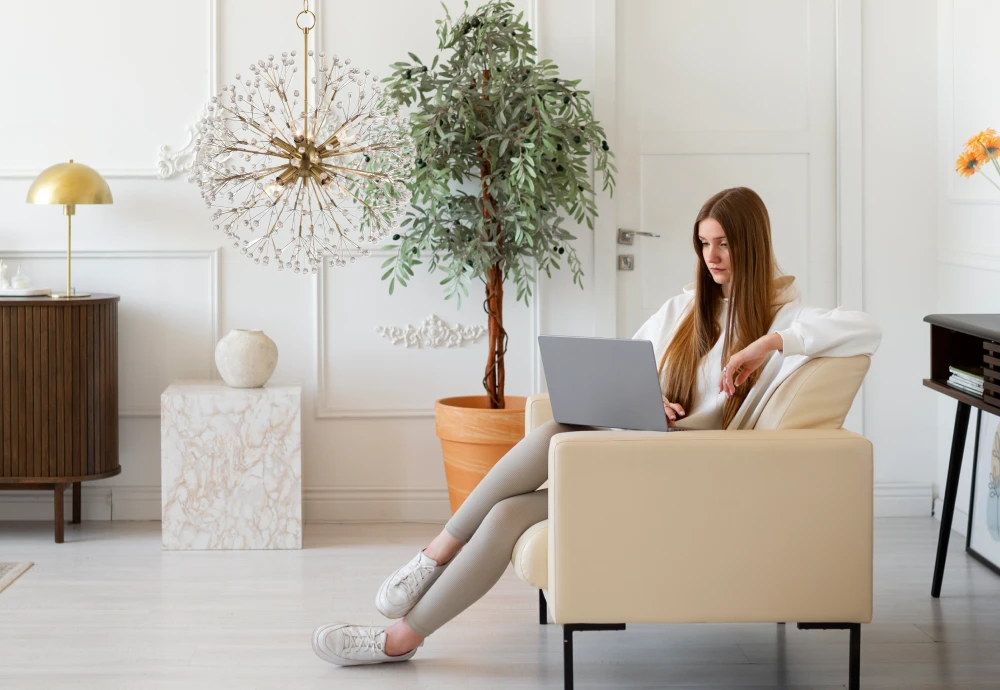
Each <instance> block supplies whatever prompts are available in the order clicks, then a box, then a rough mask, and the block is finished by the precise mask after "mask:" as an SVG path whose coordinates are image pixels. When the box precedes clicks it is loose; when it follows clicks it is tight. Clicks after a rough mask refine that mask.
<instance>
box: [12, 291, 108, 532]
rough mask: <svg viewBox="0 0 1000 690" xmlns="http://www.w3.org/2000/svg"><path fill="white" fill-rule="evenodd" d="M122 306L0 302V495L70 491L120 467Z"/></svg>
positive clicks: (101, 301)
mask: <svg viewBox="0 0 1000 690" xmlns="http://www.w3.org/2000/svg"><path fill="white" fill-rule="evenodd" d="M118 300H119V298H118V296H117V295H93V296H91V297H83V298H74V299H51V298H47V297H30V298H23V299H12V298H3V299H0V489H52V491H53V495H54V508H55V540H56V542H57V543H62V541H63V523H64V517H63V489H64V488H65V487H66V486H67V485H71V486H72V491H73V522H74V523H78V522H80V483H81V482H83V481H87V480H89V479H103V478H105V477H113V476H115V475H116V474H118V473H119V472H121V466H120V465H119V464H118Z"/></svg>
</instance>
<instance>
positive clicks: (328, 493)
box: [302, 487, 451, 524]
mask: <svg viewBox="0 0 1000 690" xmlns="http://www.w3.org/2000/svg"><path fill="white" fill-rule="evenodd" d="M302 509H303V513H304V515H303V517H304V518H305V521H306V522H432V523H435V524H444V523H445V522H447V521H448V518H449V517H451V508H450V506H449V503H448V490H447V489H405V488H394V487H392V488H390V487H350V488H347V487H345V488H315V489H305V491H303V506H302Z"/></svg>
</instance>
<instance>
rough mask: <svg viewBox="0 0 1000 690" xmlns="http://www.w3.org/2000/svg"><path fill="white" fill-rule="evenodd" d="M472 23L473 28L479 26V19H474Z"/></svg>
mask: <svg viewBox="0 0 1000 690" xmlns="http://www.w3.org/2000/svg"><path fill="white" fill-rule="evenodd" d="M471 23H472V25H473V26H479V17H473V18H472V22H471Z"/></svg>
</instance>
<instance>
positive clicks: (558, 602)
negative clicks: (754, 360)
mask: <svg viewBox="0 0 1000 690" xmlns="http://www.w3.org/2000/svg"><path fill="white" fill-rule="evenodd" d="M869 363H870V358H869V357H868V356H864V355H861V356H857V357H845V358H833V357H818V358H816V359H813V360H811V361H809V362H807V363H806V364H804V365H803V366H802V367H801V368H799V369H798V370H796V371H795V372H794V373H793V374H792V375H791V376H789V377H788V378H787V379H786V380H785V381H784V382H783V383H782V384H781V385H780V386H779V387H778V388H777V389H776V390H775V391H774V393H773V394H772V395H771V398H770V399H769V400H768V401H767V403H766V406H765V408H764V410H763V412H762V414H761V416H760V418H759V419H758V421H757V423H756V426H755V427H754V429H753V430H744V431H687V432H684V433H672V434H663V433H656V432H644V431H580V432H570V433H563V434H557V435H556V436H554V437H553V438H552V441H551V444H550V446H549V481H548V482H546V484H545V485H543V487H541V488H548V491H549V519H548V520H546V521H544V522H540V523H538V524H536V525H534V526H532V527H531V528H529V529H528V530H527V531H526V532H525V533H524V534H523V535H522V536H521V538H520V539H519V540H518V542H517V544H516V545H515V547H514V552H513V554H512V562H513V564H514V569H515V572H516V573H517V575H518V576H519V577H520V578H521V579H523V580H524V581H525V582H527V583H528V584H529V585H531V586H532V587H535V588H537V589H538V590H539V607H540V611H539V613H540V622H541V623H546V622H547V612H548V613H551V614H552V619H553V621H554V622H555V623H558V624H561V625H562V626H563V641H564V644H563V656H564V660H563V663H564V676H565V687H566V688H567V689H569V688H572V687H573V633H574V632H577V631H584V630H622V629H624V628H625V625H626V624H627V623H722V622H726V623H784V622H786V621H788V622H796V623H798V625H799V627H800V628H841V629H846V630H849V631H850V641H851V644H850V667H849V677H850V685H849V687H850V688H851V690H857V689H858V687H859V670H860V656H861V637H860V635H861V624H862V623H870V622H871V617H872V446H871V443H870V442H869V441H868V440H867V439H865V438H864V437H862V436H859V435H858V434H855V433H853V432H850V431H846V430H844V429H842V428H841V426H842V424H843V421H844V417H845V416H846V415H847V412H848V410H849V409H850V406H851V403H852V401H853V400H854V397H855V395H856V394H857V391H858V389H859V387H860V386H861V382H862V380H863V379H864V376H865V374H866V373H867V371H868V366H869ZM551 418H552V410H551V406H550V405H549V401H548V396H546V395H535V396H531V397H530V398H529V399H528V404H527V410H526V414H525V426H526V430H527V431H530V430H532V429H534V428H535V427H536V426H538V425H539V424H542V423H544V422H545V421H547V420H549V419H551ZM595 545H599V546H600V549H601V552H602V557H601V558H600V559H595V558H594V557H593V553H594V548H595Z"/></svg>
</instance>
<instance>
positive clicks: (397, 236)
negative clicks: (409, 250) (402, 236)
mask: <svg viewBox="0 0 1000 690" xmlns="http://www.w3.org/2000/svg"><path fill="white" fill-rule="evenodd" d="M392 239H393V241H397V240H399V234H398V233H397V234H395V235H393V236H392Z"/></svg>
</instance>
